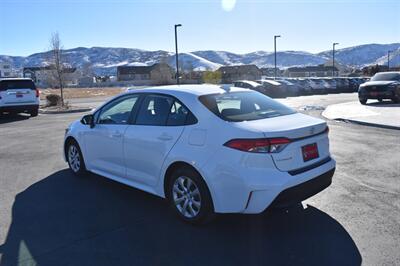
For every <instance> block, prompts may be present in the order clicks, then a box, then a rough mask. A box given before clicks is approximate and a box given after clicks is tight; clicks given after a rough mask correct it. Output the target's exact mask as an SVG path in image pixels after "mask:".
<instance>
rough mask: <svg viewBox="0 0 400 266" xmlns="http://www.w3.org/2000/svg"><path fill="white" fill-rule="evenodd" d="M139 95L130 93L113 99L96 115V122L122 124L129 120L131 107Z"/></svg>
mask: <svg viewBox="0 0 400 266" xmlns="http://www.w3.org/2000/svg"><path fill="white" fill-rule="evenodd" d="M138 98H139V96H138V95H132V96H129V97H123V98H120V99H115V100H114V101H112V102H110V103H109V104H107V105H106V106H104V107H103V108H102V110H101V112H100V114H99V116H98V120H97V123H98V124H113V125H115V124H116V125H124V124H127V123H128V122H129V117H130V115H131V112H132V109H133V107H134V106H135V103H136V102H137V100H138Z"/></svg>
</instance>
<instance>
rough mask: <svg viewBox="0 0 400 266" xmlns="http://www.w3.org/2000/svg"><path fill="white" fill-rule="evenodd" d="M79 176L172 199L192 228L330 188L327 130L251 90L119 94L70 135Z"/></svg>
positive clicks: (71, 160)
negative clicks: (217, 215) (219, 216)
mask: <svg viewBox="0 0 400 266" xmlns="http://www.w3.org/2000/svg"><path fill="white" fill-rule="evenodd" d="M64 155H65V159H66V161H67V162H68V164H69V167H70V168H71V170H72V171H73V173H75V174H77V175H84V173H85V172H86V171H90V172H93V173H96V174H99V175H102V176H105V177H107V178H110V179H113V180H116V181H118V182H121V183H124V184H126V185H128V186H132V187H135V188H138V189H141V190H144V191H147V192H149V193H152V194H155V195H158V196H160V197H163V198H166V199H167V200H168V201H169V202H170V204H171V206H172V208H173V210H174V211H175V212H176V213H177V215H178V216H180V217H181V218H182V219H184V220H185V221H187V222H190V223H202V222H206V221H208V220H210V218H211V217H213V216H214V214H215V213H261V212H263V211H264V210H265V209H266V208H268V207H269V206H288V205H291V204H297V203H299V202H301V201H303V200H305V199H306V198H309V197H311V196H313V195H315V194H316V193H318V192H320V191H322V190H323V189H325V188H326V187H328V186H329V185H330V184H331V182H332V176H333V174H334V171H335V164H336V163H335V160H334V159H333V158H332V157H331V155H330V152H329V140H328V127H327V125H326V122H325V121H323V120H321V119H318V118H314V117H310V116H307V115H304V114H301V113H297V112H296V111H294V110H292V109H290V108H288V107H286V106H284V105H282V104H280V103H278V102H276V101H275V100H272V99H271V98H269V97H267V96H265V95H263V94H261V93H258V92H255V91H251V90H248V89H243V88H237V87H220V86H216V85H185V86H165V87H155V88H146V89H137V90H132V91H129V92H126V93H124V94H121V95H118V96H117V97H115V98H113V99H111V100H110V101H108V102H106V103H105V104H103V105H102V106H101V107H99V108H98V109H96V110H95V111H94V112H93V113H92V114H89V115H85V116H84V117H83V118H82V119H81V120H80V121H75V122H74V123H72V124H71V125H70V126H69V127H68V128H67V129H66V134H65V142H64Z"/></svg>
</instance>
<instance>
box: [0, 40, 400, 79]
mask: <svg viewBox="0 0 400 266" xmlns="http://www.w3.org/2000/svg"><path fill="white" fill-rule="evenodd" d="M388 50H390V51H392V52H391V56H390V64H391V65H392V66H394V65H400V43H393V44H365V45H359V46H354V47H349V48H343V49H338V50H337V51H336V57H335V58H336V60H337V61H338V62H339V63H341V64H343V65H351V66H358V67H360V66H364V65H370V64H386V63H387V51H388ZM64 55H65V58H66V59H67V61H68V63H69V64H70V65H72V66H74V67H77V68H84V67H88V66H91V67H92V68H93V70H94V72H95V73H97V74H100V75H101V74H109V75H115V73H116V68H117V66H121V65H151V64H154V63H157V62H160V61H163V62H167V63H168V64H170V65H171V66H172V67H175V54H174V53H171V52H167V51H146V50H141V49H131V48H108V47H92V48H85V47H78V48H74V49H68V50H65V51H64ZM331 56H332V51H324V52H321V53H317V54H313V53H308V52H302V51H279V52H278V53H277V65H278V67H281V68H282V67H283V68H285V67H292V66H305V65H318V64H323V63H325V62H326V61H328V60H330V59H331ZM48 58H49V52H44V53H36V54H32V55H30V56H26V57H22V56H7V55H0V63H8V64H10V65H11V66H12V67H13V68H14V69H22V68H23V67H28V66H45V65H46V64H48ZM179 61H180V66H181V67H182V68H183V69H185V70H216V69H218V68H219V67H220V66H222V65H239V64H256V65H257V66H258V67H272V66H273V65H274V53H272V52H265V51H257V52H253V53H247V54H235V53H231V52H226V51H212V50H205V51H195V52H190V53H180V54H179Z"/></svg>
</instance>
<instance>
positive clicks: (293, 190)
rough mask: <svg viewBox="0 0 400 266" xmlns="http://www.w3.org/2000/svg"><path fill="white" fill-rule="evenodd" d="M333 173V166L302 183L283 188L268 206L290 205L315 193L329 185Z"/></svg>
mask: <svg viewBox="0 0 400 266" xmlns="http://www.w3.org/2000/svg"><path fill="white" fill-rule="evenodd" d="M334 173H335V168H333V169H331V170H329V171H328V172H326V173H324V174H322V175H319V176H317V177H315V178H313V179H310V180H308V181H306V182H304V183H301V184H299V185H296V186H294V187H290V188H287V189H285V190H284V191H282V192H281V193H279V195H278V196H277V197H276V198H275V199H274V201H273V202H272V203H271V205H270V207H285V206H290V205H293V204H296V203H299V202H302V201H303V200H306V199H308V198H310V197H312V196H314V195H316V194H317V193H319V192H321V191H322V190H324V189H325V188H327V187H329V186H330V184H331V183H332V177H333V174H334Z"/></svg>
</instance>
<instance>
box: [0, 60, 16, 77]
mask: <svg viewBox="0 0 400 266" xmlns="http://www.w3.org/2000/svg"><path fill="white" fill-rule="evenodd" d="M17 76H18V74H17V73H16V72H15V71H14V70H13V69H12V67H11V65H10V64H8V63H0V78H14V77H17Z"/></svg>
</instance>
